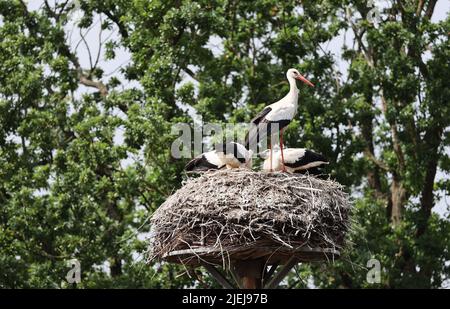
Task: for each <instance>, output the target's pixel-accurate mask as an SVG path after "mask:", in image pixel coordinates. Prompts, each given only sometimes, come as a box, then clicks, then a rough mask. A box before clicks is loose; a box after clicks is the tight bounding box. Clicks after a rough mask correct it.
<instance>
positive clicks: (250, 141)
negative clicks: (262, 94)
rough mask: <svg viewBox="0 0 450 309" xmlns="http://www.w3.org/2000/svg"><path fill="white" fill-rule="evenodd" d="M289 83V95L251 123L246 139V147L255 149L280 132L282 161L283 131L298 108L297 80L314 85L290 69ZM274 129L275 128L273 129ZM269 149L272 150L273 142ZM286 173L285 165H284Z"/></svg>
mask: <svg viewBox="0 0 450 309" xmlns="http://www.w3.org/2000/svg"><path fill="white" fill-rule="evenodd" d="M286 77H287V80H288V81H289V86H290V90H289V93H288V94H287V95H286V96H285V97H284V98H282V99H281V100H280V101H278V102H275V103H273V104H270V105H268V106H267V107H266V108H264V109H263V110H262V111H261V112H260V113H259V114H258V115H256V117H255V118H253V119H252V121H251V123H252V124H251V128H250V130H249V132H248V133H247V136H246V138H245V147H246V148H247V149H250V147H254V145H256V144H257V143H258V142H259V141H260V140H261V139H262V138H264V137H266V136H267V135H271V134H272V133H276V132H277V129H278V130H279V131H280V147H281V160H282V162H283V161H284V153H283V129H284V128H285V127H286V126H287V125H288V124H289V123H290V122H291V121H292V119H294V116H295V114H296V113H297V107H298V88H297V84H296V82H295V80H300V81H302V82H304V83H305V84H307V85H308V86H311V87H314V84H313V83H311V82H310V81H309V80H307V79H306V78H305V77H304V76H303V75H301V74H300V73H299V72H298V71H297V70H296V69H289V70H288V71H287V73H286ZM272 127H273V128H272ZM273 131H275V132H273ZM269 148H272V141H271V142H270V146H269ZM283 171H284V165H283Z"/></svg>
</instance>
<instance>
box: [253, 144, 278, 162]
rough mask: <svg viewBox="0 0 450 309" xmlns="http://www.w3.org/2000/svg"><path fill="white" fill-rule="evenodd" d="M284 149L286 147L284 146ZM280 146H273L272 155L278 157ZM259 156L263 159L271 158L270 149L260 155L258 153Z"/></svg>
mask: <svg viewBox="0 0 450 309" xmlns="http://www.w3.org/2000/svg"><path fill="white" fill-rule="evenodd" d="M283 148H284V146H283ZM280 149H281V148H280V146H279V145H273V146H272V155H274V156H276V155H277V153H278V152H279V151H280ZM258 156H259V157H260V158H262V159H264V160H265V159H267V158H269V157H270V149H266V150H264V151H261V152H260V153H258Z"/></svg>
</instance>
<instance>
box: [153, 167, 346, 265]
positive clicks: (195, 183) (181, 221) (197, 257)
mask: <svg viewBox="0 0 450 309" xmlns="http://www.w3.org/2000/svg"><path fill="white" fill-rule="evenodd" d="M350 208H351V207H350V202H349V197H348V194H347V193H345V192H344V191H343V188H342V186H341V185H340V184H339V183H337V182H335V181H332V180H322V179H319V178H316V177H313V176H309V175H298V174H294V175H293V174H287V173H280V172H277V173H265V172H253V171H249V170H243V169H237V170H220V171H209V172H205V173H202V174H201V175H200V176H199V177H189V178H188V179H187V181H185V183H184V185H183V187H182V188H180V189H179V190H178V191H176V192H175V193H174V194H173V195H172V196H170V197H169V198H168V199H167V200H166V201H165V202H164V203H163V204H162V205H161V206H160V207H159V208H158V209H157V210H156V211H155V213H154V214H153V216H152V218H151V221H150V223H151V235H152V236H151V239H150V250H149V253H150V254H149V259H150V260H153V259H158V260H167V261H172V262H181V263H183V264H200V263H202V262H208V263H213V264H219V265H223V266H225V264H228V265H230V263H231V262H232V261H233V260H246V259H257V258H265V260H266V263H280V262H281V263H282V262H283V261H285V260H286V259H288V258H289V257H292V256H293V255H297V256H298V258H299V259H300V260H304V261H308V260H311V261H312V260H321V259H324V258H328V257H330V256H331V257H333V258H334V257H335V256H337V255H339V250H340V249H341V248H342V247H343V246H344V244H345V235H346V233H347V231H348V230H349V216H350ZM226 262H228V263H226Z"/></svg>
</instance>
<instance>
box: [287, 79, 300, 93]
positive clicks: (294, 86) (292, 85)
mask: <svg viewBox="0 0 450 309" xmlns="http://www.w3.org/2000/svg"><path fill="white" fill-rule="evenodd" d="M288 81H289V88H290V89H289V93H292V94H293V95H297V94H298V88H297V83H296V82H295V78H293V77H292V76H288Z"/></svg>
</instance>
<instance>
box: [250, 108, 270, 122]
mask: <svg viewBox="0 0 450 309" xmlns="http://www.w3.org/2000/svg"><path fill="white" fill-rule="evenodd" d="M271 111H272V108H271V107H266V108H264V109H263V110H262V111H260V112H259V113H258V114H257V115H256V116H255V117H254V118H253V119H252V120H251V123H253V124H256V125H257V124H259V123H260V122H261V121H262V120H263V119H264V117H266V115H267V114H268V113H270V112H271Z"/></svg>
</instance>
